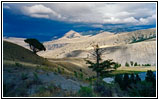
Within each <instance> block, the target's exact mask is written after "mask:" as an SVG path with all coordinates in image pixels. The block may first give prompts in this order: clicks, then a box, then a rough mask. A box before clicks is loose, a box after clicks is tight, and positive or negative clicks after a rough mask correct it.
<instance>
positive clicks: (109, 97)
mask: <svg viewBox="0 0 159 100" xmlns="http://www.w3.org/2000/svg"><path fill="white" fill-rule="evenodd" d="M7 2H13V3H14V2H15V3H16V2H27V3H29V2H30V3H32V2H37V3H39V2H45V3H49V2H52V3H53V2H55V3H56V2H61V3H62V2H76V3H77V2H105V3H107V2H130V3H131V2H142V3H143V2H145V3H147V2H148V3H149V2H154V3H156V4H157V6H156V15H157V18H156V34H157V37H156V40H157V41H156V43H157V49H156V50H157V52H156V53H157V54H156V56H157V62H156V64H157V65H156V67H157V70H156V72H157V73H156V75H157V77H156V81H157V85H156V86H157V91H156V92H157V93H156V94H157V96H156V97H3V96H2V92H3V91H2V84H3V83H2V67H3V65H2V64H3V63H2V61H3V60H2V59H3V57H2V53H3V49H2V48H3V47H2V46H3V40H2V39H3V38H2V37H3V29H2V17H3V16H2V15H3V10H2V9H3V8H2V4H3V3H7ZM1 99H158V1H1Z"/></svg>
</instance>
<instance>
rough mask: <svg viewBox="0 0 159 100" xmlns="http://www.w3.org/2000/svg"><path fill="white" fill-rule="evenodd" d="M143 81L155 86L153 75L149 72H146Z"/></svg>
mask: <svg viewBox="0 0 159 100" xmlns="http://www.w3.org/2000/svg"><path fill="white" fill-rule="evenodd" d="M145 80H146V81H147V82H152V83H153V85H154V86H156V78H155V75H154V74H153V72H152V71H151V70H148V71H147V73H146V77H145Z"/></svg>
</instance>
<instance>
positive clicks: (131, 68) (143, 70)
mask: <svg viewBox="0 0 159 100" xmlns="http://www.w3.org/2000/svg"><path fill="white" fill-rule="evenodd" d="M117 70H118V71H120V70H124V71H141V72H145V71H147V70H152V71H156V66H147V67H146V66H135V67H119V68H118V69H117Z"/></svg>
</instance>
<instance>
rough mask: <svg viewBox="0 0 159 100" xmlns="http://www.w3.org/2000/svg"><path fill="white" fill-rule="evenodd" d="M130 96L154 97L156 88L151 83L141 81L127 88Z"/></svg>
mask: <svg viewBox="0 0 159 100" xmlns="http://www.w3.org/2000/svg"><path fill="white" fill-rule="evenodd" d="M128 92H129V95H130V96H133V97H134V96H137V97H155V96H156V88H154V87H153V85H152V83H150V82H146V81H142V82H138V83H137V84H135V85H133V86H132V88H131V89H129V90H128Z"/></svg>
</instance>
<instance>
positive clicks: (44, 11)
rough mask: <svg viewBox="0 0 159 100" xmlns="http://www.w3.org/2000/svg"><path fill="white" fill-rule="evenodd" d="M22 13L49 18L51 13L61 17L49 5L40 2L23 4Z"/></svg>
mask: <svg viewBox="0 0 159 100" xmlns="http://www.w3.org/2000/svg"><path fill="white" fill-rule="evenodd" d="M23 13H24V14H26V15H29V16H31V17H36V18H50V16H51V15H52V16H53V17H57V18H61V15H60V14H58V13H56V12H55V11H53V10H52V9H50V8H49V7H46V6H44V5H42V4H38V5H33V6H24V7H23Z"/></svg>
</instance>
